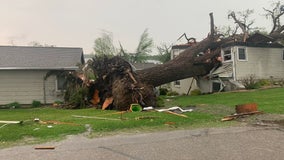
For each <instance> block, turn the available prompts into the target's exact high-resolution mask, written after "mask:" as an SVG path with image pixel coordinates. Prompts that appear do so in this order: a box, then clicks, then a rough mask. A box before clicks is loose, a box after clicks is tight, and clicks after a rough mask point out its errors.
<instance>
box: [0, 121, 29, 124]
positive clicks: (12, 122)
mask: <svg viewBox="0 0 284 160" xmlns="http://www.w3.org/2000/svg"><path fill="white" fill-rule="evenodd" d="M23 122H24V121H0V123H6V124H22V123H23Z"/></svg>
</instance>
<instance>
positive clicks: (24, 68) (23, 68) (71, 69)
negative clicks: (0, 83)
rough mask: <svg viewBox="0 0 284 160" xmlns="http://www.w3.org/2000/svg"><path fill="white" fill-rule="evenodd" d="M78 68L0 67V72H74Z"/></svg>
mask: <svg viewBox="0 0 284 160" xmlns="http://www.w3.org/2000/svg"><path fill="white" fill-rule="evenodd" d="M78 69H79V67H76V66H72V67H0V70H65V71H74V70H78Z"/></svg>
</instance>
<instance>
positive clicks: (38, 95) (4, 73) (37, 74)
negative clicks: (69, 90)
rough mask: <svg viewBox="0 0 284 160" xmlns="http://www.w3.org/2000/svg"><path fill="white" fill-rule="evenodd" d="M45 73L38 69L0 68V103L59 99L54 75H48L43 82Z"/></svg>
mask: <svg viewBox="0 0 284 160" xmlns="http://www.w3.org/2000/svg"><path fill="white" fill-rule="evenodd" d="M46 73H47V71H40V70H37V71H36V70H1V71H0V105H4V104H8V103H12V102H18V103H20V104H31V103H32V101H33V100H37V101H40V102H41V103H44V102H45V100H46V103H53V102H54V101H55V100H58V99H60V98H61V97H58V95H57V93H56V77H55V76H50V77H48V79H47V80H46V81H45V82H44V80H43V77H44V76H45V75H46ZM44 84H45V91H46V92H45V93H44Z"/></svg>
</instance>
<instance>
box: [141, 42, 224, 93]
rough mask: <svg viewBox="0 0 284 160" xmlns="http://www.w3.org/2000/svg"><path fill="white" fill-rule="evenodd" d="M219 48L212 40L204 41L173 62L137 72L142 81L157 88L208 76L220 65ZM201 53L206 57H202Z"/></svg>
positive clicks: (181, 54)
mask: <svg viewBox="0 0 284 160" xmlns="http://www.w3.org/2000/svg"><path fill="white" fill-rule="evenodd" d="M217 46H218V43H214V42H213V41H212V40H211V39H210V38H207V39H204V40H203V41H201V42H199V43H197V44H196V45H195V46H192V47H190V48H188V49H186V50H185V51H184V52H182V53H180V55H179V56H177V57H176V58H174V59H173V60H171V61H168V62H167V63H164V64H162V65H158V66H156V67H153V68H148V69H144V70H141V71H137V74H138V76H139V78H140V80H141V81H143V82H145V83H147V84H149V85H153V86H155V87H156V86H159V85H162V84H165V83H169V82H172V81H176V80H180V79H184V78H190V77H195V76H203V75H206V74H208V73H209V71H210V70H212V69H213V68H214V67H216V66H219V65H220V61H218V60H217V58H218V57H219V55H220V50H219V49H216V47H217ZM200 53H203V54H204V55H202V56H200Z"/></svg>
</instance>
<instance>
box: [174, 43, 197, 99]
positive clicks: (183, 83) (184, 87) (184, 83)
mask: <svg viewBox="0 0 284 160" xmlns="http://www.w3.org/2000/svg"><path fill="white" fill-rule="evenodd" d="M188 47H189V46H182V47H181V48H178V46H177V47H176V48H175V49H172V51H171V59H174V58H175V57H176V56H178V55H179V54H180V53H181V52H183V51H184V50H185V49H186V48H188ZM192 80H193V78H186V79H182V80H179V83H180V84H179V85H176V84H175V82H171V84H170V87H171V90H172V91H175V92H177V93H178V94H187V92H188V89H189V87H190V85H191V81H192ZM194 89H198V87H197V84H196V80H193V83H192V86H191V90H190V91H192V90H194ZM190 91H189V93H190Z"/></svg>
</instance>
